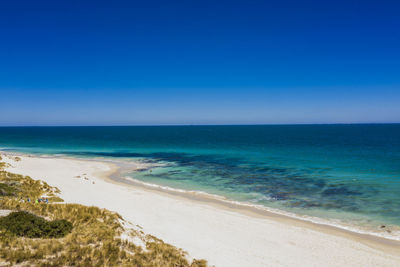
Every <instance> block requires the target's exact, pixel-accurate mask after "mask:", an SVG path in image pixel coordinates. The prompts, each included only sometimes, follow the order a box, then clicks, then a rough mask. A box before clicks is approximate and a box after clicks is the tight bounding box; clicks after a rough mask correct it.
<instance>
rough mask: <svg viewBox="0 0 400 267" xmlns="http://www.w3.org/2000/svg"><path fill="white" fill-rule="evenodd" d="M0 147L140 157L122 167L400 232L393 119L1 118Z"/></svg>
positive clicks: (139, 176)
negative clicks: (137, 122)
mask: <svg viewBox="0 0 400 267" xmlns="http://www.w3.org/2000/svg"><path fill="white" fill-rule="evenodd" d="M0 150H3V151H12V152H19V153H30V154H38V155H58V156H60V155H62V156H69V157H78V158H98V159H105V160H113V161H114V162H121V163H126V162H129V161H138V160H139V161H142V162H148V163H149V166H151V167H150V168H148V169H144V170H141V171H138V172H135V173H133V172H129V171H128V172H126V173H124V175H125V176H127V177H129V178H130V179H136V180H139V181H141V182H144V183H147V184H154V185H160V186H163V187H168V188H170V190H174V189H179V190H181V191H183V190H186V191H201V192H206V193H208V194H211V195H216V196H221V197H224V199H226V200H228V201H235V202H236V203H244V204H246V205H254V206H255V207H259V208H262V207H265V208H266V209H270V210H274V211H278V212H279V211H282V212H284V213H285V214H290V215H293V216H297V217H300V218H303V219H309V220H314V221H318V222H321V223H328V224H335V225H338V226H341V227H345V228H348V229H352V230H354V229H356V230H357V229H358V230H360V231H361V230H362V231H364V232H365V231H366V232H373V233H378V234H382V235H385V236H388V237H394V238H398V237H400V231H399V229H400V124H352V125H350V124H349V125H340V124H339V125H252V126H129V127H128V126H127V127H125V126H124V127H119V126H118V127H0ZM382 225H385V227H383V226H382Z"/></svg>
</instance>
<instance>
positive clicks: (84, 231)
mask: <svg viewBox="0 0 400 267" xmlns="http://www.w3.org/2000/svg"><path fill="white" fill-rule="evenodd" d="M4 166H5V164H1V166H0V185H1V186H0V188H2V190H3V191H4V192H6V194H2V195H1V196H0V209H1V210H2V211H11V213H10V214H8V215H7V216H4V217H0V265H6V266H7V265H9V266H11V265H16V264H18V265H21V266H193V267H194V266H207V262H206V261H205V260H196V259H195V260H193V261H189V260H188V258H187V254H186V253H185V252H184V251H183V250H181V249H178V248H176V247H174V246H172V245H170V244H167V243H165V242H163V241H162V240H160V239H158V238H156V237H153V236H151V235H146V234H145V233H144V232H143V231H142V230H141V228H140V226H136V225H131V226H129V223H128V222H126V221H124V220H123V218H122V217H121V216H120V215H119V214H117V213H114V212H111V211H108V210H106V209H101V208H98V207H88V206H84V205H79V204H65V203H62V202H61V201H60V200H61V199H60V198H59V197H58V196H57V194H58V193H59V192H60V190H59V189H58V188H55V187H52V186H50V185H48V184H47V183H45V182H43V181H39V180H34V179H32V178H31V177H29V176H22V175H18V174H13V173H10V172H7V171H5V170H4V168H3V167H4ZM3 191H2V192H3ZM42 197H46V198H47V199H48V200H49V203H48V204H46V203H36V202H35V201H33V200H35V199H38V198H42ZM28 200H32V201H28Z"/></svg>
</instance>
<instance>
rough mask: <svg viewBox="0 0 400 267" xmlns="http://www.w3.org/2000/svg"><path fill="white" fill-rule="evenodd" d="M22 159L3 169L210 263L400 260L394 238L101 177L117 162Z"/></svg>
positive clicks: (382, 263)
mask: <svg viewBox="0 0 400 267" xmlns="http://www.w3.org/2000/svg"><path fill="white" fill-rule="evenodd" d="M21 158H22V160H21V161H19V162H15V161H13V160H10V159H8V158H7V157H4V159H5V161H7V162H9V163H10V164H11V165H12V166H11V167H9V168H8V169H7V170H8V171H10V172H14V173H20V174H24V175H29V176H31V177H32V178H35V179H41V180H44V181H46V182H47V183H49V184H50V185H52V186H57V187H58V188H59V189H60V190H61V197H62V198H64V200H65V201H66V202H70V203H80V204H84V205H95V206H98V207H102V208H107V209H109V210H112V211H116V212H118V213H120V214H121V215H122V216H123V217H124V218H125V219H126V220H128V221H131V222H132V223H134V224H138V225H140V226H142V227H143V230H144V231H145V232H146V233H150V234H153V235H155V236H157V237H159V238H161V239H163V240H164V241H166V242H168V243H171V244H173V245H175V246H177V247H181V248H183V249H184V250H186V251H188V252H189V254H190V256H191V257H194V258H205V259H207V260H208V261H209V263H210V264H213V265H216V266H400V246H399V243H394V242H391V243H389V244H385V242H379V241H374V240H364V238H363V237H360V236H357V235H354V236H352V234H345V233H341V232H340V231H337V230H332V229H329V228H324V227H318V226H313V224H307V223H301V222H296V220H284V219H282V218H280V219H279V218H275V217H266V216H255V215H254V216H253V215H251V214H246V213H244V212H239V211H238V210H237V209H229V208H226V207H225V208H224V207H221V206H218V205H214V204H213V203H210V202H205V201H199V200H191V199H188V198H184V197H179V196H174V195H171V194H166V193H161V192H157V191H155V190H149V189H145V188H142V187H135V186H130V185H124V184H118V183H116V182H112V181H111V180H109V179H107V178H106V177H107V176H108V175H109V174H110V173H112V172H113V171H115V168H116V166H114V165H112V164H109V163H104V162H96V161H86V160H75V159H64V158H39V157H27V156H23V157H21ZM138 167H140V166H138ZM76 176H81V177H80V178H76ZM85 177H86V178H85Z"/></svg>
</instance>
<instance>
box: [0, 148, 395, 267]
mask: <svg viewBox="0 0 400 267" xmlns="http://www.w3.org/2000/svg"><path fill="white" fill-rule="evenodd" d="M2 154H3V155H12V154H14V155H18V156H20V157H22V162H24V161H27V159H30V160H31V161H32V164H33V163H35V164H44V165H46V164H45V163H46V162H44V161H43V160H45V161H46V160H47V161H50V162H53V163H57V164H58V166H59V167H60V168H62V166H63V164H64V165H68V164H70V165H74V164H76V165H79V166H83V165H87V166H85V168H86V169H83V171H85V172H88V171H86V170H91V173H90V181H92V182H93V184H92V185H93V186H94V185H95V183H96V184H97V183H100V180H102V182H103V183H105V186H104V187H102V190H104V191H105V192H103V193H107V191H108V193H110V194H111V193H112V191H113V190H114V191H115V190H116V191H117V192H120V193H121V194H122V192H124V193H128V194H129V195H126V196H125V200H128V199H131V198H132V195H134V194H133V193H136V194H142V195H146V198H147V199H149V201H148V202H151V204H153V205H158V206H160V207H158V209H156V210H157V211H155V212H153V213H152V214H141V216H142V217H143V218H147V221H146V220H141V221H146V222H147V223H142V222H139V224H140V225H142V226H143V227H144V229H145V230H146V231H148V232H150V233H155V235H156V236H158V237H160V238H162V239H164V240H165V241H166V242H169V243H171V244H173V245H175V246H178V247H182V248H183V249H184V250H187V251H188V252H189V255H192V256H194V257H202V258H205V259H207V260H209V262H210V264H216V265H217V266H219V265H221V264H222V266H223V265H224V264H225V263H226V260H225V261H224V259H221V257H223V256H225V257H226V256H228V254H229V256H231V257H234V256H235V255H234V254H233V253H232V251H226V252H229V253H225V254H224V253H223V254H222V255H218V254H214V255H210V254H211V252H210V251H206V250H207V249H206V246H204V245H205V244H192V243H193V242H196V241H192V242H191V243H190V240H187V239H188V238H184V237H183V236H179V237H176V235H180V233H179V231H178V232H177V229H168V230H166V229H163V227H150V224H154V223H153V222H151V223H150V222H148V217H151V218H152V219H153V220H154V218H157V217H160V216H159V214H157V213H165V214H163V218H168V217H175V218H176V217H179V216H180V217H179V219H180V220H186V221H188V222H183V223H182V224H188V225H189V229H190V222H192V221H193V218H186V217H188V216H190V215H193V216H199V215H202V214H207V213H212V214H213V215H214V216H219V217H221V219H224V220H226V219H230V220H236V221H239V219H240V223H239V222H238V227H239V229H243V228H245V227H246V226H247V225H246V224H245V225H243V221H244V222H249V223H251V224H252V225H254V226H255V227H257V229H258V230H262V231H264V230H265V231H266V232H270V230H268V229H267V228H268V227H269V228H273V227H272V225H273V226H274V227H277V228H278V229H279V230H280V231H282V232H281V233H280V234H281V235H282V234H283V235H285V234H286V233H285V230H286V228H288V229H290V231H291V232H292V234H293V233H294V234H295V235H297V236H298V238H300V236H302V234H301V232H309V234H310V235H314V237H315V239H316V240H315V242H314V245H321V244H318V243H320V242H329V241H327V239H328V240H329V239H331V241H330V242H331V244H329V245H330V246H333V247H331V249H333V250H336V252H337V254H340V253H345V251H340V250H341V248H340V245H339V246H338V244H343V243H349V244H347V245H350V247H357V246H362V247H363V248H360V249H359V250H357V251H358V252H360V253H361V251H364V250H368V249H371V250H373V251H374V252H375V253H377V254H383V255H384V256H385V257H389V258H391V257H394V258H393V259H392V260H394V261H393V262H395V263H400V242H399V241H396V240H391V239H387V238H384V237H377V236H374V235H369V234H362V233H356V232H353V231H350V230H345V229H341V228H338V227H335V226H331V225H324V224H319V223H315V222H310V221H306V220H303V219H300V218H295V217H291V216H286V215H284V214H279V213H274V212H272V211H267V210H261V209H257V208H256V207H250V206H244V205H242V204H238V203H234V202H228V201H223V200H218V199H216V198H213V197H212V196H211V195H210V196H208V197H207V196H206V195H205V194H194V193H193V194H187V193H183V192H178V191H168V190H164V189H162V188H158V187H151V186H149V185H146V184H144V183H142V182H135V181H134V180H132V179H125V178H122V177H120V176H119V175H116V174H117V173H119V172H120V167H118V166H117V165H115V164H114V163H112V162H107V161H100V160H96V159H78V158H65V157H61V156H60V157H58V156H56V157H51V156H50V157H47V156H45V157H40V156H36V155H27V154H23V153H9V152H2ZM40 161H42V163H40ZM13 164H14V165H16V166H17V165H20V167H18V166H17V167H16V168H7V170H8V171H10V172H15V170H17V171H22V172H25V173H20V174H24V175H27V174H28V175H30V176H32V177H35V178H38V179H40V180H44V181H46V182H47V183H49V184H51V185H53V183H54V181H57V182H58V183H60V184H63V186H61V187H59V185H57V184H54V186H57V187H59V188H60V190H61V194H62V195H64V194H67V195H69V194H71V193H73V192H68V191H69V190H71V188H72V190H73V188H74V185H72V186H71V184H68V181H66V180H65V181H61V180H60V178H59V179H56V178H54V179H49V178H48V177H49V175H50V176H51V175H52V173H53V172H57V170H52V171H50V170H47V173H46V170H44V169H41V168H40V167H39V166H36V167H35V166H33V165H32V164H30V165H29V164H28V165H29V166H22V167H21V163H19V162H18V163H13ZM91 165H93V166H96V168H88V167H91ZM101 166H102V167H101ZM105 166H106V167H105ZM137 167H138V168H140V166H137ZM33 168H36V169H35V170H32V169H33ZM56 169H57V168H56ZM75 169H76V170H75V171H78V170H79V168H78V167H76V168H75ZM58 171H60V170H58ZM31 174H34V175H31ZM40 174H42V175H43V177H41V176H40ZM46 176H47V177H46ZM64 178H65V177H64ZM52 180H54V181H52ZM70 180H71V179H70ZM72 181H74V182H77V181H78V180H77V179H75V180H72ZM79 182H81V181H79ZM86 184H88V185H89V184H90V183H86ZM111 184H112V185H114V186H115V188H114V187H113V186H111ZM63 187H64V188H63ZM68 187H69V188H68ZM86 187H87V189H89V187H90V186H87V185H86ZM117 188H118V190H117ZM107 189H109V190H107ZM111 189H113V190H111ZM65 190H67V192H65ZM121 190H122V191H121ZM92 193H93V192H92ZM72 195H74V194H72ZM94 195H96V196H98V195H101V192H97V193H93V196H94ZM76 196H78V195H76ZM110 197H113V195H110ZM119 197H120V199H116V200H122V201H123V200H124V198H123V197H122V196H119ZM155 198H157V199H155ZM64 199H66V201H71V198H70V197H67V198H65V196H64ZM80 199H81V202H85V203H82V204H95V205H96V206H99V207H101V208H107V209H110V210H112V211H116V212H118V213H120V214H121V215H122V216H123V217H124V218H126V217H129V218H127V219H128V220H132V219H134V217H135V216H133V215H131V214H129V212H130V211H132V212H140V211H139V210H135V209H132V208H131V209H129V210H128V208H127V209H126V210H125V209H124V207H126V205H123V206H124V207H122V206H121V207H119V206H118V201H116V204H117V205H111V208H110V207H109V206H110V205H107V204H110V203H107V202H106V203H107V204H106V205H104V203H103V202H104V201H93V199H92V200H90V199H89V200H88V199H85V198H84V196H80ZM160 199H162V200H164V201H169V202H170V203H169V204H174V205H175V206H179V207H175V208H174V209H173V211H170V214H168V210H163V209H165V207H164V206H163V205H161V204H160V203H158V200H160ZM95 200H96V199H95ZM135 200H136V201H143V203H141V204H145V203H146V200H141V199H140V198H138V197H137V196H136V198H135ZM149 204H150V203H149ZM174 205H172V206H171V207H174ZM104 206H106V207H104ZM149 206H152V205H149ZM161 206H162V207H161ZM166 207H167V208H168V207H169V206H168V205H167V206H166ZM180 208H182V209H180ZM171 209H172V208H171ZM182 210H183V211H182ZM144 211H146V209H144V210H142V211H141V212H142V213H143V212H144ZM182 212H183V214H181V213H182ZM185 212H186V213H185ZM149 213H151V212H149ZM177 221H178V224H179V220H177ZM134 222H135V220H134ZM226 222H228V223H229V220H226ZM207 223H209V224H211V226H210V225H207ZM205 224H206V226H210V227H212V226H213V225H214V226H215V225H217V226H218V227H219V229H216V230H215V229H207V228H204V225H199V227H198V228H201V229H195V228H194V229H193V230H192V231H199V230H202V231H203V233H201V235H200V236H202V234H203V235H204V234H207V233H210V232H211V233H213V232H217V233H218V232H221V231H222V230H224V229H223V227H224V224H223V223H222V224H221V223H219V224H218V222H210V221H206V222H205ZM200 226H201V227H200ZM155 228H156V229H155ZM166 228H168V227H166ZM178 228H179V225H178ZM221 228H222V229H221ZM294 229H296V230H294ZM163 232H164V233H163ZM165 232H168V233H165ZM222 232H224V231H222ZM247 232H248V233H247V234H251V235H253V234H257V231H256V230H254V231H253V230H252V229H250V230H247ZM311 233H312V234H311ZM186 234H189V235H190V234H193V233H186ZM270 234H272V233H270ZM321 236H324V237H325V238H322V239H321ZM223 237H224V238H226V239H227V241H229V239H231V237H230V236H229V235H226V234H225V235H224V236H223ZM303 238H304V236H303ZM189 239H190V238H189ZM243 239H245V238H236V239H235V240H236V241H240V240H243ZM273 239H274V240H275V241H276V242H281V243H282V244H281V245H285V246H287V243H290V242H293V241H295V240H297V238H294V237H293V240H291V238H290V237H289V236H286V237H282V236H279V235H278V236H275V238H273ZM311 239H312V238H311ZM337 239H340V240H337ZM263 240H264V241H265V242H260V240H258V243H257V242H255V241H254V240H251V238H250V241H249V242H254V243H255V244H257V246H258V247H261V248H263V247H264V246H266V245H268V246H266V247H268V248H270V249H272V248H271V244H269V242H268V239H263ZM280 240H282V241H280ZM300 240H301V238H300ZM211 241H212V238H211ZM219 241H220V242H221V243H222V244H224V245H227V244H229V242H227V244H226V240H223V239H221V240H219ZM309 241H312V240H309ZM243 242H245V240H243ZM200 243H202V242H200ZM264 243H266V244H264ZM311 243H313V242H311ZM315 243H317V244H315ZM191 245H192V246H191ZM275 245H278V246H279V243H278V244H275ZM298 245H299V244H298ZM300 245H301V244H300ZM311 245H312V244H311ZM208 246H210V244H208ZM294 247H295V250H293V253H299V252H300V251H301V252H302V253H300V254H299V255H298V257H300V256H301V255H302V254H303V253H304V252H307V251H308V250H304V249H301V248H299V247H298V246H294ZM245 248H246V246H244V249H245ZM296 248H297V249H296ZM367 248H368V249H367ZM220 249H221V251H222V252H224V251H225V250H229V248H227V249H226V248H225V250H224V247H223V246H222V247H221V248H220ZM291 249H293V248H292V247H291ZM314 249H315V248H314ZM331 249H330V250H327V251H332V250H331ZM199 250H200V251H199ZM234 250H235V249H233V251H234ZM253 250H257V248H256V247H253ZM283 250H284V249H283ZM253 252H254V251H253ZM253 252H252V251H251V249H249V251H247V252H246V253H247V254H249V255H251V254H252V253H253ZM258 252H261V253H262V254H261V255H258V254H259V253H255V254H257V255H258V256H261V257H262V256H263V254H265V258H262V260H261V259H259V260H260V261H258V262H254V263H255V265H257V266H258V264H257V263H264V261H265V260H271V257H268V253H266V252H264V253H263V252H262V251H258ZM282 252H283V253H284V252H285V251H282ZM349 253H354V251H353V252H350V251H349ZM369 253H372V252H369ZM200 254H201V255H200ZM253 254H254V253H253ZM278 254H279V253H278ZM310 254H311V255H313V257H315V252H312V253H310ZM317 254H318V256H319V257H321V256H324V255H320V254H319V253H317ZM372 254H373V253H372ZM311 255H309V256H311ZM242 256H243V257H244V258H243V259H242V260H248V259H246V255H242ZM282 256H283V255H280V257H276V255H275V257H272V258H273V259H275V262H276V263H277V264H278V265H282V262H279V261H280V260H281V257H282ZM236 257H237V256H236ZM295 258H296V257H295ZM335 258H336V257H335ZM301 260H303V261H304V259H299V258H296V260H295V261H293V262H290V261H289V262H286V263H285V265H286V264H289V265H291V264H294V263H297V262H301ZM357 260H361V261H362V259H361V258H360V259H357ZM232 262H235V263H236V264H238V265H239V264H240V260H239V261H236V260H235V261H232ZM247 262H248V261H247ZM369 262H371V261H369ZM375 262H376V263H380V261H375ZM303 263H304V264H310V262H308V261H306V262H303ZM313 263H314V264H315V265H318V264H317V261H315V262H313ZM335 263H337V262H335V261H333V262H331V264H332V265H336V264H335ZM360 263H361V262H360ZM357 264H358V263H357ZM273 265H274V264H273ZM325 265H326V262H325ZM328 265H329V264H328ZM389 265H391V264H389Z"/></svg>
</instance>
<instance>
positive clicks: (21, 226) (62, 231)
mask: <svg viewBox="0 0 400 267" xmlns="http://www.w3.org/2000/svg"><path fill="white" fill-rule="evenodd" d="M0 228H3V229H5V230H7V231H9V232H11V233H13V234H15V235H17V236H24V237H29V238H57V237H63V236H65V235H66V234H68V233H70V232H71V231H72V223H70V222H69V221H67V220H55V221H46V220H45V219H43V218H42V217H39V216H36V215H34V214H31V213H29V212H26V211H18V212H12V213H10V214H9V215H7V216H5V217H2V218H0Z"/></svg>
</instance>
